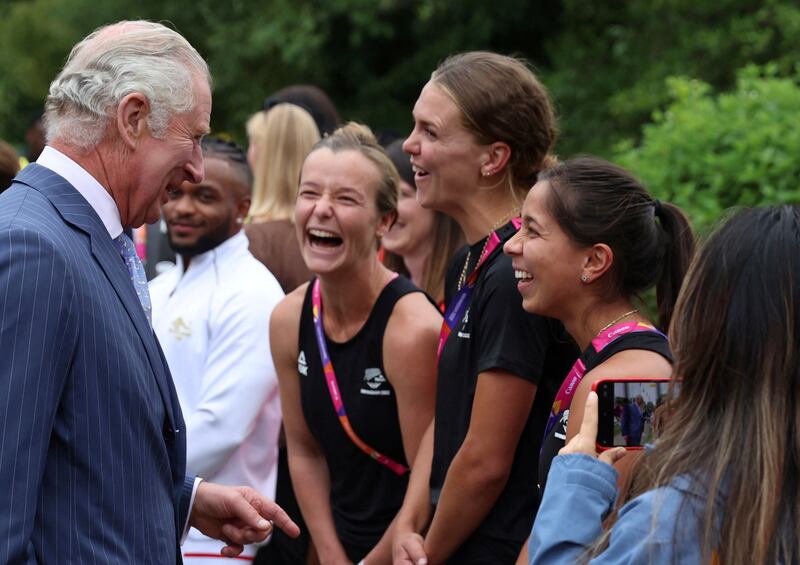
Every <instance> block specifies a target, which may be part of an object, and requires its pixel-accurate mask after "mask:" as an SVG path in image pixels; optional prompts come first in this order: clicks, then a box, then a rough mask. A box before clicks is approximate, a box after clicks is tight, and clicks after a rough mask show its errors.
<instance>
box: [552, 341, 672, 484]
mask: <svg viewBox="0 0 800 565" xmlns="http://www.w3.org/2000/svg"><path fill="white" fill-rule="evenodd" d="M629 349H644V350H646V351H653V352H655V353H658V354H659V355H661V356H662V357H664V359H666V360H667V361H669V362H670V363H672V362H673V359H672V352H671V351H670V350H669V343H667V339H666V338H665V337H664V335H663V334H661V333H658V332H651V331H637V332H631V333H627V334H623V335H622V336H620V337H619V338H617V339H615V340H614V341H612V342H611V343H609V344H608V345H607V346H605V347H604V348H603V349H602V350H601V351H600V352H599V353H598V352H597V351H595V349H594V347H593V346H592V345H591V344H589V347H587V348H586V350H585V351H584V352H583V353H582V354H581V360H582V361H583V364H584V365H585V366H586V373H588V372H589V371H591V370H592V369H594V368H595V367H597V366H598V365H600V364H601V363H603V362H604V361H606V360H607V359H609V358H610V357H612V356H613V355H615V354H617V353H619V352H620V351H627V350H629ZM558 416H559V419H558V422H556V425H555V426H553V429H552V430H550V433H549V434H547V436H545V438H544V439H543V440H542V452H541V454H540V455H539V499H540V500H541V498H542V496H543V495H544V487H545V484H546V483H547V473H549V472H550V464H551V463H552V462H553V458H554V457H555V456H556V455H558V451H559V450H560V449H561V448H562V447H564V445H565V444H566V437H567V423H568V422H569V406H565V407H563V409H562V411H561V412H560V413H559V415H558Z"/></svg>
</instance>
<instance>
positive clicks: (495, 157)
mask: <svg viewBox="0 0 800 565" xmlns="http://www.w3.org/2000/svg"><path fill="white" fill-rule="evenodd" d="M510 158H511V147H509V145H508V143H505V142H503V141H495V142H494V143H492V144H491V145H489V146H488V148H487V151H486V154H485V157H484V159H483V160H482V161H483V162H482V163H481V176H482V177H491V176H494V175H496V174H498V173H502V172H503V169H504V168H505V166H506V164H507V163H508V160H509V159H510Z"/></svg>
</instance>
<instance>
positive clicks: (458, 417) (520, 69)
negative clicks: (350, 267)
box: [394, 52, 577, 565]
mask: <svg viewBox="0 0 800 565" xmlns="http://www.w3.org/2000/svg"><path fill="white" fill-rule="evenodd" d="M413 116H414V129H413V130H412V132H411V134H410V135H409V137H408V139H407V140H406V141H405V144H404V146H403V148H404V150H405V151H406V152H407V153H409V154H410V155H411V164H412V166H413V168H414V171H415V183H416V186H417V200H418V201H419V203H420V204H421V205H422V206H423V207H425V208H429V209H432V210H438V211H440V212H443V213H445V214H447V215H449V216H451V217H452V218H453V219H455V220H456V222H458V224H459V225H460V226H461V228H462V230H463V231H464V234H465V237H466V240H467V242H468V245H467V246H465V247H464V248H462V249H461V250H460V251H459V252H457V253H456V254H455V256H454V258H453V261H452V262H451V265H450V268H449V271H448V274H447V276H446V277H445V303H446V306H447V311H446V314H445V320H446V325H445V326H443V331H442V335H441V338H440V356H439V364H438V368H439V372H438V386H437V397H436V403H437V404H436V418H435V425H434V426H432V427H431V428H430V429H429V430H428V432H427V433H426V436H425V439H424V440H423V443H422V446H421V447H420V454H419V456H418V458H417V461H416V462H415V468H414V472H413V473H412V476H411V479H410V482H409V489H408V493H407V496H406V499H405V501H404V503H403V509H402V511H401V513H400V514H399V515H398V519H397V524H396V526H397V534H396V535H395V542H394V558H395V564H410V563H413V564H414V565H418V564H419V562H420V561H419V560H420V559H427V562H428V563H431V564H440V563H444V562H449V563H456V564H459V565H470V564H477V563H493V564H494V563H496V564H505V563H514V561H515V559H516V557H517V555H518V554H519V551H520V547H521V546H522V544H523V542H524V541H525V539H526V537H527V535H528V533H529V531H530V525H531V524H532V523H533V517H534V514H535V513H536V506H537V497H536V493H535V492H532V491H531V489H530V477H531V476H532V475H533V474H534V473H535V472H536V464H537V458H538V454H539V442H540V440H541V437H542V432H543V430H544V424H545V421H546V418H547V412H548V409H549V406H550V404H551V403H552V395H553V392H554V388H555V385H556V383H557V382H558V381H559V380H560V378H561V375H563V374H564V373H565V372H566V371H567V369H568V368H569V366H570V365H571V364H572V362H573V361H574V360H575V355H576V353H577V352H576V351H575V349H574V346H573V345H572V343H571V342H570V341H569V338H568V337H566V336H565V335H564V334H563V328H561V325H560V324H558V323H557V322H556V321H554V320H549V319H546V318H543V317H540V316H535V315H531V314H528V313H526V312H525V311H524V310H522V308H521V307H520V304H519V299H518V297H517V296H516V290H515V286H516V281H515V279H514V272H513V270H512V268H511V260H510V259H509V258H508V257H506V256H504V255H503V253H502V244H503V243H504V242H505V241H506V240H508V238H510V237H511V236H512V235H513V234H514V232H515V231H516V229H517V227H516V226H517V221H516V217H517V215H518V213H519V206H520V203H521V202H522V200H523V198H524V195H525V193H526V192H527V190H528V188H529V187H530V185H531V184H532V183H533V180H534V179H535V178H536V175H537V174H538V173H539V172H540V171H541V170H542V169H544V168H545V167H547V166H549V165H551V164H552V163H554V162H555V159H554V158H553V156H552V155H551V154H550V151H551V149H552V147H553V143H554V141H555V135H556V126H555V118H554V115H553V109H552V105H551V103H550V99H549V96H548V94H547V91H546V90H545V89H544V87H543V86H542V85H541V83H540V82H539V81H538V79H537V78H536V76H535V75H534V74H533V73H532V72H531V70H530V69H529V67H528V66H527V65H526V64H525V63H524V62H523V61H520V60H518V59H514V58H511V57H505V56H502V55H497V54H494V53H486V52H472V53H465V54H461V55H456V56H453V57H451V58H449V59H447V60H446V61H444V62H443V63H442V64H441V65H440V66H439V67H438V68H437V69H436V71H434V73H433V75H432V76H431V79H430V81H429V82H428V83H427V84H426V85H425V87H424V88H423V89H422V92H421V93H420V95H419V98H418V100H417V102H416V104H415V106H414V110H413ZM423 531H425V532H426V534H425V536H424V538H423V536H422V532H423Z"/></svg>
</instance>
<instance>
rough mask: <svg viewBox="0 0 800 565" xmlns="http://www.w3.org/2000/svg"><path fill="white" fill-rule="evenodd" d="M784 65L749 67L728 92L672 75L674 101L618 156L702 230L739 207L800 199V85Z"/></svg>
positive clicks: (618, 151)
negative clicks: (781, 72) (781, 69)
mask: <svg viewBox="0 0 800 565" xmlns="http://www.w3.org/2000/svg"><path fill="white" fill-rule="evenodd" d="M777 72H778V67H777V66H776V65H768V66H766V67H756V66H748V67H746V68H745V69H744V70H742V71H741V72H740V73H739V74H738V78H737V81H736V87H735V89H734V90H733V91H732V92H727V93H722V94H715V93H714V92H713V90H712V88H711V87H710V86H709V85H708V84H706V83H704V82H701V81H698V80H691V79H686V78H671V79H669V80H667V91H668V92H669V96H670V98H671V102H670V103H669V105H668V106H667V107H666V109H665V110H663V111H657V112H655V113H654V114H653V123H651V124H649V125H646V126H645V127H644V128H643V135H642V140H641V143H640V144H639V145H638V146H634V143H633V141H630V140H629V141H625V142H622V143H620V144H619V145H618V146H617V149H616V159H615V160H616V161H617V162H618V163H619V164H621V165H622V166H624V167H626V168H628V169H629V170H631V171H632V172H634V173H635V174H636V175H638V176H639V178H641V179H642V180H643V181H644V182H645V183H646V184H647V186H648V187H649V189H650V190H651V192H652V193H653V194H654V195H655V196H656V197H657V198H660V199H662V200H668V201H670V202H673V203H675V204H677V205H678V206H680V207H681V208H683V209H684V210H685V211H686V212H687V214H689V216H690V218H691V219H692V220H693V222H694V224H695V226H696V227H698V228H699V229H700V230H701V231H704V230H705V229H706V228H707V227H708V226H710V225H711V224H712V223H714V222H715V221H717V219H719V218H720V217H721V216H722V215H723V213H724V212H725V210H726V209H728V208H730V207H733V206H754V205H759V204H774V203H798V202H800V160H798V158H797V156H798V155H800V129H798V128H797V124H798V123H800V86H798V81H797V79H796V78H780V77H778V76H777Z"/></svg>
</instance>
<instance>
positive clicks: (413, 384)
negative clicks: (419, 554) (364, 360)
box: [364, 292, 442, 565]
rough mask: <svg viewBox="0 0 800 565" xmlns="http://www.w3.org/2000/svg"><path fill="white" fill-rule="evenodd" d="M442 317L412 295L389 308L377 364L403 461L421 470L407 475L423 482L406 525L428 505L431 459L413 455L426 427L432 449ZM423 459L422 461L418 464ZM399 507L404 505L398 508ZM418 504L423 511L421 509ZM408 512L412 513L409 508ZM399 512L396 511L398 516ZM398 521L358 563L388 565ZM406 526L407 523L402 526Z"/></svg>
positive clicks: (427, 509)
mask: <svg viewBox="0 0 800 565" xmlns="http://www.w3.org/2000/svg"><path fill="white" fill-rule="evenodd" d="M441 323H442V317H441V315H440V314H439V312H438V311H437V310H436V308H434V307H433V305H432V304H431V303H430V302H428V300H427V299H426V298H425V297H424V296H423V295H422V294H421V293H418V292H415V293H412V294H408V295H406V296H404V297H403V298H401V299H400V300H399V301H398V302H397V304H395V307H394V310H393V312H392V316H391V318H389V323H388V325H387V326H386V333H385V334H384V338H383V363H384V368H385V369H386V377H387V378H388V379H389V382H390V383H391V384H392V388H394V391H395V395H396V398H397V412H398V417H399V419H400V433H401V435H402V438H403V450H404V451H405V454H406V460H407V461H409V462H414V467H415V468H416V465H417V464H420V465H422V466H425V465H427V469H423V470H421V472H420V473H415V474H412V478H411V479H410V480H409V489H410V488H411V483H414V482H422V481H424V489H423V488H420V486H416V487H415V492H416V493H417V495H416V500H415V502H414V503H413V504H412V505H411V507H409V510H408V513H409V514H413V515H414V516H408V518H407V519H410V520H411V521H412V522H416V521H419V519H420V518H422V519H423V520H427V516H424V517H423V516H420V515H424V514H428V513H430V505H429V504H428V503H427V500H426V501H425V502H424V503H423V502H422V499H423V498H427V490H428V489H427V481H428V477H429V476H430V461H431V457H432V455H427V456H425V457H424V458H420V457H418V456H419V455H420V451H421V449H422V447H421V446H422V442H423V437H426V435H427V430H428V429H429V428H430V430H431V433H430V437H431V439H430V442H429V443H430V451H431V452H432V450H433V428H432V426H431V422H432V421H433V413H434V410H435V408H436V371H437V363H436V348H437V345H438V340H439V329H440V328H441ZM424 459H427V463H423V460H424ZM404 506H405V505H404ZM423 506H424V507H425V509H423ZM412 507H413V508H414V511H413V512H412V511H411V509H410V508H412ZM399 514H400V513H398V516H399ZM397 527H398V517H395V519H394V520H393V521H392V524H391V525H390V526H389V528H388V529H387V530H386V532H385V533H384V535H383V537H382V538H381V539H380V541H379V542H378V544H377V545H376V546H375V547H374V548H373V549H372V551H370V552H369V554H368V555H367V557H366V558H364V563H366V565H373V564H374V563H391V560H392V538H393V536H394V534H395V532H396V531H397ZM407 527H408V522H407V523H406V526H405V528H407Z"/></svg>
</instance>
